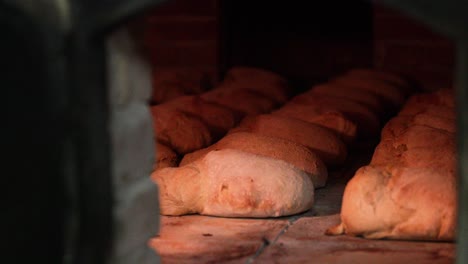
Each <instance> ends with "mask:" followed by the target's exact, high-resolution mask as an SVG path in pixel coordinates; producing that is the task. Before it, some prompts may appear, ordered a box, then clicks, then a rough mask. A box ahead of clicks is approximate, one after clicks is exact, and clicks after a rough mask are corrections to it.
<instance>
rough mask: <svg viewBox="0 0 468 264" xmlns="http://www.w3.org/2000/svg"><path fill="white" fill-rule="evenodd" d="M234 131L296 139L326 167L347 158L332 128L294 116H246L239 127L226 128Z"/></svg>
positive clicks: (343, 146) (344, 147) (342, 144)
mask: <svg viewBox="0 0 468 264" xmlns="http://www.w3.org/2000/svg"><path fill="white" fill-rule="evenodd" d="M235 132H252V133H254V134H258V135H264V136H270V137H277V138H282V139H285V140H289V141H293V142H296V143H298V144H301V145H304V146H306V147H307V148H309V149H310V150H312V151H313V152H315V153H316V154H317V155H318V156H319V157H320V159H321V160H323V162H325V164H327V165H330V166H333V165H339V164H343V162H344V161H345V160H346V157H347V148H346V145H345V144H344V142H343V141H342V140H341V139H340V138H339V137H338V135H336V134H335V133H334V132H333V131H331V130H330V129H327V128H324V127H321V126H318V125H315V124H311V123H308V122H304V121H302V120H298V119H294V118H287V117H282V116H276V115H258V116H248V117H246V118H244V119H243V120H242V121H241V123H240V124H239V126H237V127H236V128H234V129H231V130H230V131H229V133H235Z"/></svg>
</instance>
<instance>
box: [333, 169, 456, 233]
mask: <svg viewBox="0 0 468 264" xmlns="http://www.w3.org/2000/svg"><path fill="white" fill-rule="evenodd" d="M456 193H457V188H456V176H455V174H454V173H453V172H447V171H445V170H444V169H439V168H435V167H427V168H405V167H396V168H393V169H391V170H385V169H383V168H381V167H376V166H365V167H362V168H360V169H359V170H358V171H357V172H356V175H355V176H354V177H353V178H352V179H351V180H350V182H349V183H348V184H347V185H346V189H345V192H344V196H343V204H342V209H341V223H340V224H339V225H338V226H335V227H332V228H330V229H329V230H327V233H328V234H333V235H336V234H343V233H346V234H349V235H357V236H363V237H365V238H371V239H380V238H387V239H409V240H445V241H453V240H454V239H455V224H456V208H457V201H456Z"/></svg>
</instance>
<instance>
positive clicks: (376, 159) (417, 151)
mask: <svg viewBox="0 0 468 264" xmlns="http://www.w3.org/2000/svg"><path fill="white" fill-rule="evenodd" d="M455 163H456V142H455V136H454V134H453V133H450V132H447V131H444V130H440V129H435V128H431V127H427V126H421V125H413V126H410V127H408V128H407V129H406V130H405V131H403V132H402V133H401V134H400V135H397V136H395V137H393V138H389V139H386V140H383V141H381V142H380V143H379V145H378V146H377V148H376V150H375V152H374V155H373V156H372V160H371V164H373V165H380V166H387V167H388V166H390V167H393V166H405V167H421V168H425V167H433V166H436V167H439V168H442V167H443V168H446V170H450V171H453V170H454V169H455Z"/></svg>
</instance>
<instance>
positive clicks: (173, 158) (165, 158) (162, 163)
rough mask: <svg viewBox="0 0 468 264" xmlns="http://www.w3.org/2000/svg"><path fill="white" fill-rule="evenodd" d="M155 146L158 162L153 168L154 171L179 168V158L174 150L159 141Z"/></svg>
mask: <svg viewBox="0 0 468 264" xmlns="http://www.w3.org/2000/svg"><path fill="white" fill-rule="evenodd" d="M155 146H156V150H155V152H156V162H155V164H154V166H153V169H154V170H157V169H162V168H166V167H176V166H177V162H178V157H177V153H175V152H174V150H172V149H171V148H170V147H168V146H166V145H164V144H162V143H160V142H158V141H156V145H155Z"/></svg>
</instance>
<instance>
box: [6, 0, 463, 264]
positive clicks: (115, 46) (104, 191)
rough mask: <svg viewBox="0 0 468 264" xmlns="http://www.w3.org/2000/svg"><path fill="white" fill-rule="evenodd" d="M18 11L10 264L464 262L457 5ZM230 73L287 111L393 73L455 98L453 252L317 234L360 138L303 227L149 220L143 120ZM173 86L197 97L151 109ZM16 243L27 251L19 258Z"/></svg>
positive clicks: (147, 135) (149, 163)
mask: <svg viewBox="0 0 468 264" xmlns="http://www.w3.org/2000/svg"><path fill="white" fill-rule="evenodd" d="M22 2H23V1H19V2H18V3H19V4H16V5H15V4H11V3H5V4H2V5H1V6H0V7H1V9H0V10H1V12H2V14H4V16H2V25H4V26H2V27H4V28H5V29H6V30H5V31H4V32H5V35H6V36H7V37H6V38H5V39H6V40H8V41H5V42H3V43H2V45H3V46H2V51H3V52H4V54H3V55H4V56H3V57H4V58H5V60H3V63H4V68H6V69H7V68H8V69H10V72H9V74H6V75H5V77H4V80H6V84H8V85H7V86H10V87H12V88H8V89H6V91H7V97H6V98H8V99H7V100H5V104H4V105H3V107H4V109H5V110H4V112H5V113H7V118H6V121H7V123H6V125H5V127H6V128H7V129H5V131H3V132H4V133H6V134H5V136H4V137H2V138H3V139H4V144H3V145H4V146H5V148H4V152H5V153H6V155H7V156H8V157H9V159H8V162H7V163H6V166H7V170H6V171H7V172H8V173H9V174H11V175H17V176H16V177H8V179H9V181H8V184H7V185H6V188H5V194H6V197H7V199H6V200H5V201H6V203H7V204H9V205H14V206H13V207H12V209H8V211H7V217H6V218H5V220H6V221H7V225H6V226H17V227H15V228H9V230H7V234H8V235H7V237H8V239H9V242H10V246H11V247H12V250H10V252H11V254H12V257H14V258H16V259H21V258H22V257H21V256H23V257H24V258H30V257H34V258H35V259H44V260H54V261H53V263H55V262H58V263H60V262H62V263H103V262H109V263H155V262H157V261H162V262H163V263H192V262H193V263H219V262H223V263H224V262H229V263H231V262H232V263H240V262H244V263H270V262H278V263H286V262H307V261H314V260H316V261H318V262H321V263H322V262H323V263H326V262H329V263H350V262H352V263H354V262H355V263H367V262H368V263H373V262H378V263H395V261H396V262H409V261H416V262H417V263H453V262H455V261H456V262H457V263H464V262H465V261H467V255H466V251H465V250H455V248H458V249H460V248H461V249H463V248H465V247H464V245H466V239H465V238H466V237H468V235H467V234H466V232H467V231H466V230H467V229H466V221H467V217H468V216H467V212H468V210H466V209H467V208H466V203H465V202H464V201H465V200H466V193H467V191H466V189H467V188H468V184H467V181H466V175H468V174H467V173H465V170H466V169H465V165H464V163H463V161H464V159H465V156H464V155H465V153H466V151H465V148H466V146H465V145H466V143H465V140H464V137H463V135H465V133H466V131H465V127H466V123H467V122H468V121H467V117H466V114H465V113H466V111H465V110H464V109H465V107H466V106H465V102H466V101H465V99H466V98H467V96H466V91H467V89H465V88H466V85H467V79H466V77H465V76H466V75H465V74H464V73H465V72H466V71H465V69H466V62H467V61H468V60H467V59H468V57H467V54H468V53H467V52H466V47H467V46H466V44H467V43H466V29H465V27H466V26H465V24H464V18H463V15H462V14H460V13H463V12H461V10H463V8H462V7H458V8H457V7H455V6H452V5H450V4H448V3H447V4H445V5H444V4H441V3H435V1H430V2H431V3H430V4H423V3H417V2H414V3H405V2H404V1H375V2H369V1H339V2H325V1H324V2H317V3H313V4H310V3H305V2H298V1H297V2H294V3H280V2H278V3H277V2H273V3H268V5H266V4H265V3H263V2H259V1H255V2H252V1H246V0H240V1H230V0H229V1H228V0H226V1H219V0H200V1H196V3H195V1H189V0H168V1H161V2H159V1H133V2H130V1H120V2H119V3H115V4H114V5H110V4H109V3H105V1H103V2H102V3H99V4H98V3H91V2H90V1H88V2H87V1H75V2H70V3H68V2H67V3H68V4H67V5H65V4H63V3H62V4H60V5H59V4H57V6H59V7H58V8H57V7H56V8H57V9H56V10H54V9H51V10H52V11H51V13H54V14H58V15H56V16H52V15H50V14H47V13H45V14H44V12H42V11H41V10H43V8H44V6H41V5H42V4H43V3H37V4H27V3H26V2H27V1H24V2H25V3H26V4H24V3H22ZM39 2H40V1H39ZM65 2H66V1H64V3H65ZM51 6H55V5H54V4H52V5H51ZM49 7H50V6H49ZM436 7H437V8H436ZM38 10H39V11H38ZM63 10H68V12H64V11H63ZM38 21H39V22H38ZM7 29H8V30H9V31H8V30H7ZM12 51H14V52H12ZM236 66H249V67H255V68H259V69H265V70H268V71H271V72H275V73H277V74H279V75H281V76H282V77H284V78H285V79H287V80H288V82H289V84H290V85H289V88H290V90H289V91H288V93H289V96H290V98H292V97H293V96H294V95H298V94H301V93H303V92H305V91H307V90H308V89H310V88H311V87H312V86H313V85H317V84H321V83H324V82H327V81H328V80H330V79H332V78H334V77H336V76H339V75H341V74H343V73H345V72H347V71H348V70H351V69H359V68H373V69H379V70H384V71H389V72H393V73H398V74H401V75H402V76H404V77H405V78H406V79H407V80H409V82H411V84H412V85H413V86H414V87H415V89H417V90H419V91H424V92H430V91H435V90H438V89H441V88H446V87H456V95H457V98H456V99H457V125H458V126H457V133H458V134H457V140H458V145H457V147H458V155H459V157H458V158H459V164H458V166H459V167H458V170H459V174H460V175H461V176H460V177H459V201H461V202H460V205H459V216H458V217H459V219H458V221H459V226H460V227H461V228H459V230H458V231H457V232H458V237H457V241H456V243H454V242H452V243H445V242H436V243H435V242H415V241H382V240H365V239H361V238H353V237H347V236H345V237H333V238H330V237H327V236H325V235H324V234H323V233H324V232H323V231H324V230H325V229H326V228H328V227H329V226H330V225H333V224H336V222H337V221H338V220H339V213H340V208H341V200H342V195H343V190H344V187H345V185H346V183H347V182H348V180H349V179H350V178H351V177H352V176H353V175H354V173H355V171H356V170H357V169H358V168H359V167H360V166H363V165H365V164H368V162H369V160H370V158H371V156H372V153H373V151H374V149H375V146H376V144H377V143H378V140H379V138H378V136H377V137H374V138H365V139H363V140H362V142H361V143H362V145H360V146H358V147H355V148H353V149H351V150H350V151H349V156H348V159H347V161H346V162H345V163H344V164H343V165H342V166H340V167H338V168H335V169H333V170H331V171H330V173H329V182H328V183H327V186H326V187H325V188H321V189H318V190H317V191H316V193H315V204H314V207H313V209H312V210H309V211H307V212H305V213H301V214H294V215H292V216H285V217H280V218H267V219H264V218H263V219H248V218H222V217H221V218H220V217H209V216H201V215H187V216H180V217H170V216H162V215H159V208H158V206H159V205H158V199H157V198H156V197H158V191H157V188H156V187H155V185H154V183H153V182H152V181H151V180H150V178H149V177H148V176H149V174H151V172H152V168H153V165H154V162H155V159H156V156H155V152H156V153H157V152H158V149H157V148H155V146H154V144H155V141H154V137H155V135H154V131H153V125H152V124H153V120H152V117H151V115H149V113H148V108H150V107H153V106H158V105H162V104H165V103H167V102H169V101H170V100H176V99H177V98H178V97H183V96H187V95H195V96H197V95H201V94H203V93H207V92H209V91H212V90H214V89H216V88H217V86H219V85H220V84H222V81H223V78H224V76H225V75H226V73H227V72H228V71H229V70H230V69H232V68H233V67H236ZM171 72H185V73H187V72H189V75H190V74H192V75H191V76H192V77H191V78H192V79H190V78H189V79H190V81H193V80H194V79H196V86H197V87H195V89H191V88H190V89H188V88H187V89H185V90H184V89H182V90H181V91H178V92H174V91H173V90H172V91H171V90H170V89H169V92H166V93H165V94H164V95H165V96H166V97H167V98H168V99H167V102H166V101H165V102H163V101H157V100H155V93H157V92H158V89H159V87H158V86H157V85H156V84H155V83H156V81H155V80H158V78H159V76H160V74H161V73H169V76H172V75H171ZM26 74H27V75H28V76H27V78H25V75H26ZM193 76H195V77H193ZM185 84H187V83H185ZM192 84H193V83H190V85H192ZM187 85H188V84H187ZM169 86H170V85H169ZM176 86H177V85H175V86H174V87H176ZM64 87H66V89H65V88H64ZM13 88H17V89H13ZM10 98H11V99H10ZM20 102H21V105H22V107H18V106H19V104H20ZM395 114H396V113H395ZM156 115H157V113H156ZM387 121H388V120H387ZM383 124H385V122H384V123H383ZM25 156H26V157H25ZM181 158H182V157H180V156H179V157H178V160H179V161H180V159H181ZM20 168H21V169H20ZM24 168H28V169H26V170H24ZM19 169H20V170H21V171H23V172H20V173H18V170H19ZM31 219H37V221H36V220H34V221H31ZM38 238H41V239H39V240H38ZM32 239H33V240H32ZM32 241H35V242H32ZM38 241H42V242H38ZM25 243H29V244H28V245H31V247H32V249H28V250H29V254H24V255H21V254H19V252H24V244H25ZM31 243H34V244H31ZM51 263H52V262H51Z"/></svg>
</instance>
